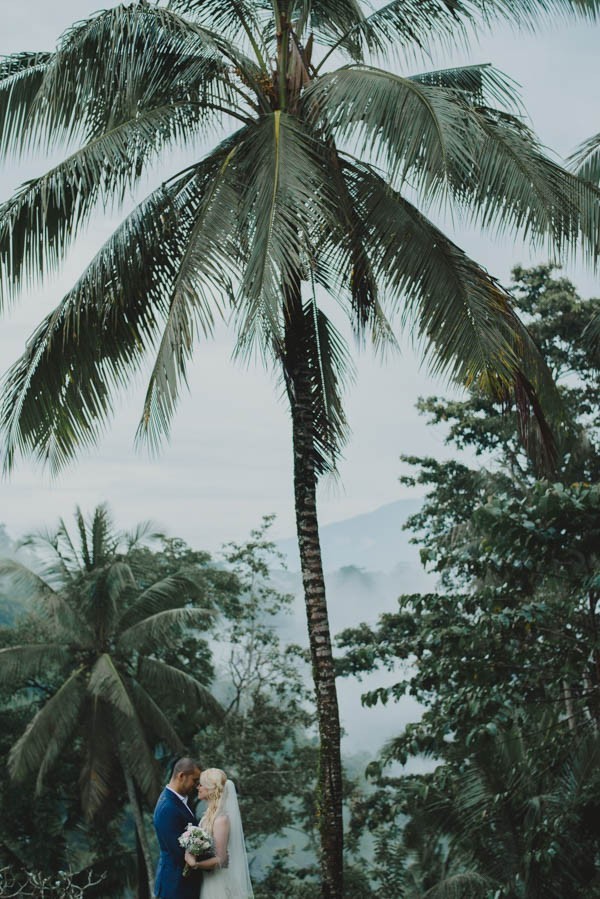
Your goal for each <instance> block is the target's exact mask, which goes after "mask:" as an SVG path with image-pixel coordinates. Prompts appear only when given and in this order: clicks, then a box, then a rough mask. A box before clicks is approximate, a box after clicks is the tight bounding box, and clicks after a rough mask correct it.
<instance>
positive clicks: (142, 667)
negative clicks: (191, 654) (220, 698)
mask: <svg viewBox="0 0 600 899" xmlns="http://www.w3.org/2000/svg"><path fill="white" fill-rule="evenodd" d="M138 679H139V681H140V683H141V684H142V686H143V687H145V689H147V690H148V692H150V693H151V694H153V695H154V696H156V697H160V696H161V695H164V694H165V693H167V694H168V695H169V696H170V697H172V698H173V699H174V700H175V701H177V702H181V703H183V704H184V705H185V706H186V708H188V709H190V711H191V710H193V709H196V708H198V707H200V708H201V709H203V710H204V711H206V712H208V713H209V714H210V715H212V716H213V717H215V718H219V717H221V715H222V714H223V709H222V708H221V706H220V705H219V703H218V702H217V700H216V699H215V698H214V696H213V695H212V693H210V691H209V690H207V689H206V687H203V686H202V684H201V683H200V682H199V681H198V680H196V678H195V677H192V675H191V674H187V673H186V672H185V671H182V670H181V669H180V668H174V667H173V666H172V665H168V664H167V663H166V662H163V661H160V660H159V659H152V658H150V657H149V656H142V657H141V658H140V661H139V670H138Z"/></svg>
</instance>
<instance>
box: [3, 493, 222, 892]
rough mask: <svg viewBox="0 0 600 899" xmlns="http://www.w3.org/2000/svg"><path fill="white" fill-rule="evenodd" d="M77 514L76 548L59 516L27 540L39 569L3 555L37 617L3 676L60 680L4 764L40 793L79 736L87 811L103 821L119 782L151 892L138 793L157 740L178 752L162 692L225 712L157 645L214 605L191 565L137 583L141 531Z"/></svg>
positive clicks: (146, 788) (145, 788)
mask: <svg viewBox="0 0 600 899" xmlns="http://www.w3.org/2000/svg"><path fill="white" fill-rule="evenodd" d="M76 523H77V532H78V537H79V545H76V543H75V542H74V540H73V539H72V538H71V536H70V534H69V532H68V530H67V528H66V526H65V524H64V522H62V521H61V522H60V525H59V527H58V529H57V530H56V531H55V532H54V533H49V534H45V535H37V536H34V537H31V538H29V539H28V540H27V541H26V543H27V545H28V546H29V547H32V548H34V549H35V550H36V553H37V555H38V557H39V561H40V563H42V564H41V568H40V573H37V572H35V571H34V570H32V569H30V568H28V567H26V566H25V565H23V564H22V563H20V562H18V561H14V560H10V561H2V562H1V563H0V577H2V579H3V581H4V582H5V584H6V585H7V586H8V587H12V589H13V590H14V591H19V592H23V591H24V592H25V593H26V594H27V596H28V597H30V598H32V599H33V600H34V601H35V602H36V604H37V607H38V609H39V613H40V615H41V616H42V621H41V622H40V624H39V626H35V627H33V628H32V633H31V640H30V641H29V642H27V643H24V644H22V645H19V646H11V647H8V648H6V649H2V650H0V682H1V683H2V685H3V686H4V687H6V686H9V685H14V686H15V687H22V686H27V685H28V684H31V683H33V682H35V681H36V679H38V678H40V677H43V678H44V679H47V677H48V675H49V674H52V676H53V678H54V677H56V680H57V682H58V683H59V686H58V687H57V689H56V690H55V692H54V693H53V695H52V696H50V698H49V699H48V700H47V701H46V702H45V703H44V704H43V705H42V707H41V708H40V710H39V711H38V712H37V714H36V715H35V717H34V718H33V719H32V721H31V722H30V723H29V725H28V726H27V729H26V730H25V732H24V733H23V735H22V736H21V737H20V738H19V740H17V742H16V743H15V744H14V746H13V747H12V749H11V751H10V755H9V759H8V767H9V771H10V774H11V776H12V777H14V778H16V779H19V780H23V779H25V778H28V777H31V776H33V775H35V776H36V788H37V790H41V789H42V788H43V785H44V781H45V779H46V777H47V775H48V774H49V772H50V771H51V770H52V768H53V766H54V765H56V763H57V762H58V760H59V758H60V756H61V753H62V752H63V751H64V749H65V747H66V746H68V745H69V744H70V743H71V741H72V740H73V739H75V738H76V737H77V738H79V740H80V741H81V745H82V749H83V751H84V763H83V767H82V769H81V775H80V788H81V801H82V807H83V811H84V814H85V816H86V818H87V819H88V820H90V821H94V820H100V819H101V816H102V815H103V814H104V813H105V812H106V811H107V809H110V807H111V805H113V804H114V803H115V801H116V799H117V797H118V796H119V795H120V794H121V791H122V784H124V786H125V788H126V792H127V797H128V800H129V804H130V806H131V810H132V813H133V816H134V820H135V826H136V836H137V840H138V850H139V851H141V853H142V855H143V859H144V865H145V874H144V873H143V871H139V872H138V878H139V880H140V883H141V886H140V895H146V890H147V889H149V893H148V895H150V896H152V895H153V888H154V884H153V873H152V861H151V856H150V852H149V849H148V843H147V840H146V836H145V830H144V823H143V818H142V810H141V803H140V796H143V797H144V798H145V799H146V801H147V802H148V803H150V804H153V803H154V802H155V801H156V798H157V796H158V793H159V791H160V779H159V771H158V767H157V762H156V760H155V756H154V747H155V746H156V745H157V744H158V743H162V744H164V745H165V746H167V747H168V748H169V749H170V750H171V751H173V752H179V753H182V752H183V749H184V747H183V745H182V743H181V740H180V739H179V737H178V735H177V733H176V732H175V730H174V729H173V727H172V726H171V724H170V723H169V720H168V718H167V717H166V715H165V713H164V712H163V711H162V710H161V707H160V698H159V697H160V696H161V695H164V692H165V690H167V691H169V692H170V694H171V695H173V696H174V697H176V698H177V699H179V700H181V701H182V702H184V703H185V704H186V705H187V706H188V707H190V708H194V707H198V705H200V706H202V707H204V708H205V709H206V710H207V711H209V712H210V713H211V714H212V715H217V714H219V713H220V708H219V706H218V704H217V703H216V701H215V700H214V699H213V698H212V697H211V695H210V694H209V693H208V691H207V690H206V689H205V688H204V687H203V686H202V685H201V684H200V683H199V682H198V681H197V680H196V679H195V678H194V677H192V676H191V675H190V674H188V673H186V672H185V671H183V670H181V669H179V668H177V667H174V666H173V665H169V664H166V663H165V662H164V661H162V660H161V659H160V658H159V657H157V655H156V654H157V653H160V652H161V650H162V649H163V648H164V647H165V646H169V645H170V646H173V645H177V643H178V641H179V640H180V639H181V635H182V629H183V628H185V627H186V626H189V625H199V624H201V625H204V626H205V625H206V622H207V620H209V616H210V611H209V610H207V609H205V608H200V607H198V606H194V605H191V604H190V601H191V600H192V599H194V600H197V599H198V598H199V592H200V591H199V589H198V587H197V585H196V583H195V582H194V579H193V577H192V575H190V574H189V573H185V572H181V573H179V574H174V575H171V576H168V577H165V578H163V579H162V580H161V581H157V582H155V583H153V584H151V585H150V586H148V587H146V588H145V589H141V588H140V587H139V586H138V583H137V581H136V578H135V576H134V572H133V571H132V568H131V566H130V564H129V562H128V556H129V554H130V553H131V552H132V551H133V550H134V549H135V547H136V545H137V544H139V543H140V540H141V539H142V538H143V536H144V529H139V530H138V531H137V533H135V534H133V535H131V536H129V537H127V536H126V535H121V534H118V533H116V532H115V531H114V529H113V527H112V524H111V521H110V517H109V514H108V512H107V509H106V507H105V506H99V507H98V508H97V509H96V510H95V512H94V514H93V517H92V519H91V521H90V522H89V524H88V523H86V521H85V520H84V518H83V516H82V514H81V512H80V510H79V509H78V510H77V513H76ZM120 549H122V550H123V551H122V552H120V551H119V550H120ZM34 623H35V619H34Z"/></svg>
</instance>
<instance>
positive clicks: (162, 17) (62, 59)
mask: <svg viewBox="0 0 600 899" xmlns="http://www.w3.org/2000/svg"><path fill="white" fill-rule="evenodd" d="M226 43H227V42H226V41H225V40H224V39H223V40H220V41H219V40H218V39H217V36H216V35H212V34H210V33H209V32H207V31H206V30H205V29H202V28H201V27H199V26H198V25H193V24H192V23H189V22H186V21H185V20H184V19H182V18H181V17H180V16H176V15H174V14H173V13H171V12H169V11H168V10H166V9H164V8H161V7H157V6H151V5H150V4H146V3H140V4H135V5H133V4H132V5H130V6H123V5H120V6H117V7H115V8H113V9H108V10H103V11H100V12H99V13H97V14H95V15H93V16H91V17H90V18H88V19H87V20H84V21H82V22H79V23H77V24H76V25H74V26H73V27H72V28H70V29H69V30H68V31H67V32H65V34H64V35H63V36H62V38H61V40H60V42H59V45H58V49H57V51H56V53H54V54H53V55H52V57H51V59H50V60H49V62H48V64H47V68H46V71H45V72H44V78H43V81H42V84H41V86H40V89H39V92H38V96H37V100H36V103H35V104H34V107H33V108H32V109H31V110H30V114H29V117H28V120H27V128H26V129H25V130H24V132H23V133H22V134H21V135H20V138H19V140H20V143H21V146H23V147H26V146H28V145H30V144H31V143H32V142H35V143H38V142H40V143H42V145H44V146H52V145H54V144H64V143H65V142H67V143H68V142H70V141H73V140H74V141H78V142H79V141H81V140H83V141H84V142H86V143H87V142H89V141H90V140H93V139H97V138H98V137H100V135H102V134H106V133H109V132H110V131H111V130H113V129H114V128H115V127H118V126H119V125H123V124H124V123H126V122H131V121H132V120H134V119H135V115H136V113H138V114H143V113H144V111H150V110H151V109H154V108H156V109H160V108H163V107H169V106H170V105H171V104H173V106H174V109H176V107H177V103H178V102H181V101H184V100H187V101H188V102H189V103H191V104H193V105H194V107H195V108H196V109H197V110H200V109H202V108H203V109H204V112H206V111H207V109H208V107H209V104H210V103H211V102H213V101H214V102H215V103H217V104H218V102H219V100H222V99H224V98H225V97H226V96H227V92H228V82H229V76H228V69H227V64H226V63H225V62H224V60H223V58H222V53H221V47H223V46H225V45H226ZM188 115H189V116H190V125H193V115H190V113H188ZM158 136H159V135H157V137H158ZM167 137H168V133H167V132H165V134H164V135H163V138H167ZM181 137H182V138H184V137H185V136H184V134H183V133H182V134H181Z"/></svg>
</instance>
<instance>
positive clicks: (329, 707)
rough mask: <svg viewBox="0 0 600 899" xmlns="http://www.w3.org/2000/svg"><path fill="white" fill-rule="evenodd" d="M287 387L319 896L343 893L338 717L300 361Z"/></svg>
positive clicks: (335, 898) (336, 897)
mask: <svg viewBox="0 0 600 899" xmlns="http://www.w3.org/2000/svg"><path fill="white" fill-rule="evenodd" d="M291 387H292V389H291V390H290V391H289V395H290V402H291V412H292V431H293V445H294V496H295V504H296V528H297V532H298V548H299V551H300V566H301V569H302V583H303V586H304V599H305V603H306V616H307V621H308V636H309V641H310V652H311V659H312V669H313V679H314V684H315V694H316V704H317V717H318V722H319V736H320V757H319V791H318V815H319V830H320V836H321V871H322V878H323V897H324V899H342V896H343V822H342V764H341V753H340V736H341V734H340V720H339V711H338V702H337V692H336V686H335V671H334V665H333V655H332V651H331V636H330V631H329V618H328V614H327V603H326V600H325V580H324V577H323V564H322V560H321V545H320V541H319V525H318V519H317V497H316V492H317V473H316V471H315V462H314V446H313V422H312V407H311V403H310V393H309V382H308V378H307V377H306V376H305V377H303V374H302V366H301V363H300V365H299V368H298V369H296V373H295V377H293V381H292V385H291Z"/></svg>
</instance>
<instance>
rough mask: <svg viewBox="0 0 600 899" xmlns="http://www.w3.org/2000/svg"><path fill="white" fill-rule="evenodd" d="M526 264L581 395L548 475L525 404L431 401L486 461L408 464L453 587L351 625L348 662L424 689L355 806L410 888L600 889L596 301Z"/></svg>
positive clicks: (435, 417)
mask: <svg viewBox="0 0 600 899" xmlns="http://www.w3.org/2000/svg"><path fill="white" fill-rule="evenodd" d="M515 279H516V284H515V287H516V291H515V293H516V295H517V297H518V298H519V305H520V306H521V309H522V312H523V313H524V314H525V315H526V317H527V319H528V327H529V329H530V331H531V333H532V335H533V336H534V339H535V340H536V342H537V344H538V346H539V348H540V351H541V352H542V353H543V354H544V356H545V358H546V360H547V362H548V364H549V365H550V367H551V368H552V370H553V372H554V374H555V375H556V376H557V377H558V381H559V389H560V391H561V393H562V394H563V398H564V402H565V408H566V409H568V410H569V412H570V418H569V419H567V422H566V424H565V427H564V428H563V430H562V433H561V437H560V441H559V447H560V449H561V456H560V458H559V461H558V467H557V475H556V478H557V479H556V481H555V482H553V483H551V482H548V481H543V480H538V479H537V478H536V475H535V471H534V469H533V467H532V465H531V462H530V460H528V459H527V457H526V455H525V454H524V453H523V452H522V451H521V450H520V447H519V442H518V438H517V434H516V420H515V417H514V416H513V418H512V419H511V417H510V416H509V417H506V416H504V417H503V416H502V414H501V409H500V408H499V407H497V406H496V405H495V404H493V403H490V402H489V398H487V397H485V396H483V395H482V394H481V393H480V392H478V391H476V390H473V391H472V394H471V396H470V397H468V398H467V400H463V401H454V400H452V401H444V400H440V399H439V398H437V397H432V398H429V399H428V400H424V401H421V403H420V405H421V408H422V410H423V411H424V412H426V413H427V414H428V415H429V416H430V418H431V420H432V421H433V422H435V423H441V422H444V423H445V424H446V427H447V428H448V440H449V442H451V443H452V444H454V445H455V446H458V447H459V448H464V447H470V448H473V449H475V450H476V452H478V453H479V454H480V455H481V456H482V458H483V460H485V462H486V463H487V466H486V467H485V468H473V467H469V466H467V465H466V464H464V463H462V462H460V461H458V460H457V459H452V460H451V461H445V462H440V461H437V460H435V459H430V458H428V459H408V460H405V461H408V462H410V464H411V465H413V466H415V467H416V468H417V473H416V474H414V475H412V474H411V475H407V476H405V477H404V480H405V481H406V482H407V483H420V484H424V485H426V486H427V487H428V489H429V493H428V496H427V498H426V500H425V503H424V506H423V509H422V511H421V512H420V513H419V514H417V515H415V516H413V517H412V519H410V520H409V523H408V526H409V527H410V528H411V529H412V530H413V532H414V533H415V535H416V537H415V540H416V541H417V542H419V544H420V545H421V546H422V550H421V553H422V558H423V561H424V563H425V564H426V565H428V566H429V567H430V568H431V569H432V570H434V571H436V572H437V573H438V574H439V576H440V588H441V589H440V590H439V591H438V592H437V593H431V594H427V595H416V596H402V597H400V600H399V610H398V612H397V613H395V614H391V615H386V616H383V617H382V619H381V620H380V622H379V625H378V626H377V627H376V628H368V627H366V626H365V627H364V628H363V629H361V630H353V631H348V632H346V633H345V634H344V635H342V640H341V642H342V644H343V645H345V646H346V647H347V648H348V652H347V657H346V659H345V660H344V662H343V668H344V669H345V670H346V671H347V672H350V671H351V672H354V673H361V672H364V671H370V670H372V669H373V668H376V667H378V666H385V667H389V668H390V669H393V670H398V669H399V671H400V678H399V679H398V680H397V682H396V683H395V684H393V685H391V686H387V687H382V688H379V689H376V690H374V691H372V692H371V693H369V694H367V695H366V696H365V697H364V700H365V702H367V703H368V704H372V703H376V702H379V701H384V702H387V701H388V700H390V699H396V700H397V699H400V698H401V697H402V696H404V695H405V694H410V695H412V696H413V697H415V698H416V699H418V700H419V702H420V703H421V704H422V706H423V714H422V717H421V719H420V720H419V721H417V722H413V723H410V724H408V725H407V726H406V727H405V728H404V730H403V732H402V733H401V734H399V735H398V736H397V737H396V738H394V739H393V740H392V741H390V743H389V744H388V745H387V746H386V747H385V750H384V752H383V755H382V758H381V760H380V762H379V763H378V764H376V765H374V766H373V767H372V774H373V776H374V778H375V781H376V783H377V784H378V790H377V792H376V795H375V797H367V798H366V799H365V801H364V802H363V803H362V804H359V805H358V806H357V815H356V823H355V826H356V827H359V826H360V822H363V823H365V822H366V823H367V824H368V826H370V827H371V828H373V829H374V831H375V833H377V834H379V836H378V841H379V842H378V846H379V856H378V861H377V866H376V871H375V872H374V873H375V876H379V877H382V876H383V873H382V870H383V868H384V867H385V866H386V863H387V862H388V861H389V860H390V856H391V854H393V852H394V849H393V848H390V842H389V834H390V832H391V834H392V835H393V837H394V839H393V841H392V842H393V846H395V847H396V848H397V850H398V853H399V858H402V860H403V861H402V862H401V863H397V864H396V870H398V871H400V872H401V875H400V874H398V876H399V877H400V876H402V877H403V878H404V879H405V881H406V878H407V876H408V873H407V872H408V871H409V870H412V871H413V873H415V875H416V874H418V877H417V880H416V883H417V885H418V889H417V887H415V889H417V892H416V893H414V895H421V893H419V892H418V890H419V889H420V890H421V892H422V894H424V895H431V896H434V895H440V896H445V895H458V896H463V895H464V896H485V897H488V896H495V895H497V896H503V897H504V896H506V897H511V899H513V897H514V899H517V897H538V896H539V897H541V896H556V897H558V896H566V895H568V896H574V897H576V896H582V897H583V896H596V895H599V890H600V868H599V866H598V861H597V860H598V853H599V850H600V832H599V831H598V828H597V825H596V819H597V808H596V802H597V798H596V797H597V795H598V781H597V770H598V769H597V754H598V751H599V746H600V744H599V742H598V727H599V725H600V667H599V660H600V655H599V652H600V647H599V645H598V613H599V599H600V594H599V591H598V586H599V584H600V556H599V554H598V546H600V539H599V538H600V491H599V488H598V485H597V478H598V465H599V460H600V439H599V438H600V430H599V428H598V425H599V422H600V420H599V417H598V415H599V409H600V403H599V399H600V390H599V386H600V384H599V374H598V365H597V357H596V355H595V350H594V349H593V348H590V346H589V343H588V342H587V341H586V340H585V337H584V331H585V328H586V327H587V325H588V323H589V322H590V321H593V320H594V318H595V316H597V314H598V308H599V306H600V303H599V301H598V300H590V301H582V300H581V299H580V298H579V297H578V296H577V293H576V291H575V289H574V288H573V285H572V284H570V283H569V282H568V281H566V280H565V279H562V278H557V277H555V276H554V275H553V272H552V269H551V267H548V266H546V267H541V268H538V269H534V270H531V271H523V270H520V269H519V270H516V272H515ZM594 482H595V483H594ZM422 756H429V757H430V758H431V759H432V763H431V764H432V766H433V767H434V771H433V773H431V774H425V775H414V776H413V777H411V778H408V779H407V780H402V779H400V780H399V779H398V778H396V777H390V776H389V775H388V774H387V773H386V767H385V765H386V763H389V762H392V761H396V762H398V761H399V762H401V763H406V762H407V761H408V760H409V759H413V760H414V759H415V758H419V757H422ZM403 816H408V818H409V823H408V824H407V825H406V827H405V826H404V824H405V819H404V818H403ZM390 828H391V829H390ZM386 834H387V837H386ZM436 859H437V861H436ZM465 877H466V878H473V877H476V878H479V879H480V882H479V883H476V882H471V883H468V882H467V881H465V880H464V878H465ZM446 881H447V882H446ZM403 882H404V881H403ZM406 889H407V890H408V886H407V887H406ZM428 889H430V890H431V893H427V892H426V890H428ZM452 889H454V890H455V892H454V893H452V892H451V890H452ZM461 891H462V892H461ZM390 895H391V894H390ZM401 895H404V894H402V893H401ZM405 895H407V896H409V895H413V893H411V892H410V891H409V890H408V891H407V892H406V893H405Z"/></svg>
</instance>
